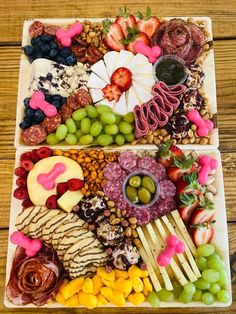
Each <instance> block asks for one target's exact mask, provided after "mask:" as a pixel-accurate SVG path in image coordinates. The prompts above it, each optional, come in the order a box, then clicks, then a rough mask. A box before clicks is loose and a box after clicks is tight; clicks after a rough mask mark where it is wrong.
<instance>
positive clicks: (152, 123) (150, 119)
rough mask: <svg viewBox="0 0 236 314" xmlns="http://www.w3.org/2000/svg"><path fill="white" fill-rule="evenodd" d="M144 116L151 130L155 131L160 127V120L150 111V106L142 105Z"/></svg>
mask: <svg viewBox="0 0 236 314" xmlns="http://www.w3.org/2000/svg"><path fill="white" fill-rule="evenodd" d="M142 110H143V115H144V117H145V119H146V121H147V124H148V127H149V130H152V131H155V130H156V129H157V127H158V125H159V120H158V119H157V117H156V116H155V114H154V113H153V112H152V111H151V110H150V104H149V102H148V103H145V104H143V105H142Z"/></svg>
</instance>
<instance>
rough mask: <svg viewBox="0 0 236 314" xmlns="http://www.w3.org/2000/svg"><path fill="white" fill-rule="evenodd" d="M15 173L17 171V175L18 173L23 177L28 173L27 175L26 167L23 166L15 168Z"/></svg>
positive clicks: (18, 175)
mask: <svg viewBox="0 0 236 314" xmlns="http://www.w3.org/2000/svg"><path fill="white" fill-rule="evenodd" d="M14 173H15V175H16V176H17V177H23V176H26V175H27V173H26V171H25V169H24V168H22V167H18V168H16V169H15V170H14Z"/></svg>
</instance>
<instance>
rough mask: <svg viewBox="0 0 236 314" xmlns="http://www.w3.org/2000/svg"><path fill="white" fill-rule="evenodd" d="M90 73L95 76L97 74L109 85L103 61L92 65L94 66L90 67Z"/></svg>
mask: <svg viewBox="0 0 236 314" xmlns="http://www.w3.org/2000/svg"><path fill="white" fill-rule="evenodd" d="M91 71H92V72H94V73H95V74H97V75H98V76H99V77H100V78H101V79H103V80H104V81H105V82H107V83H108V84H110V80H109V77H108V75H107V70H106V66H105V64H104V62H103V60H100V61H98V62H96V63H94V65H92V66H91Z"/></svg>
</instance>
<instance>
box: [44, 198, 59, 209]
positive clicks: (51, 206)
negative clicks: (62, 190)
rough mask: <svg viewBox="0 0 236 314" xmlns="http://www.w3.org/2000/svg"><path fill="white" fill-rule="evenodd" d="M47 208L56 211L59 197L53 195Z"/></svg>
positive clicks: (47, 203) (48, 200) (48, 201)
mask: <svg viewBox="0 0 236 314" xmlns="http://www.w3.org/2000/svg"><path fill="white" fill-rule="evenodd" d="M45 206H46V207H47V208H48V209H55V208H57V195H51V196H49V197H48V199H47V200H46V203H45Z"/></svg>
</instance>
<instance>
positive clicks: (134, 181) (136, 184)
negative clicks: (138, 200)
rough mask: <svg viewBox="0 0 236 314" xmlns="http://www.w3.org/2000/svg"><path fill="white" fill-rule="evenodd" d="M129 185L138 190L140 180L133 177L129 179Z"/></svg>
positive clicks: (137, 177)
mask: <svg viewBox="0 0 236 314" xmlns="http://www.w3.org/2000/svg"><path fill="white" fill-rule="evenodd" d="M129 185H130V186H132V187H134V188H139V187H140V186H141V178H140V177H139V176H133V177H131V178H130V179H129Z"/></svg>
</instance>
